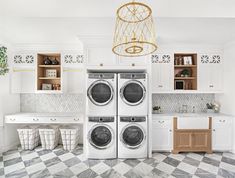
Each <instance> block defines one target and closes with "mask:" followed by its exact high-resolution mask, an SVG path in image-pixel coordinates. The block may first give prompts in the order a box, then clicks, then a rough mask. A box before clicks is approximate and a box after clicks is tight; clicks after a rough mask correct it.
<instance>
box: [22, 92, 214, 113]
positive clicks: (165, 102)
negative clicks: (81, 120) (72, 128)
mask: <svg viewBox="0 0 235 178" xmlns="http://www.w3.org/2000/svg"><path fill="white" fill-rule="evenodd" d="M214 101H215V95H214V94H153V95H152V105H153V106H161V108H162V110H163V112H178V111H179V107H182V105H187V106H188V112H192V110H193V106H194V107H195V112H205V110H206V103H210V102H214ZM20 102H21V112H77V113H81V114H83V113H84V111H85V100H84V95H83V94H54V95H52V94H21V95H20Z"/></svg>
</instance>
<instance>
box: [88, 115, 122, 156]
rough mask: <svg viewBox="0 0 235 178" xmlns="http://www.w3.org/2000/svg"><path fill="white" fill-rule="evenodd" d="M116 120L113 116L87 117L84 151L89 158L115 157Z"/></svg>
mask: <svg viewBox="0 0 235 178" xmlns="http://www.w3.org/2000/svg"><path fill="white" fill-rule="evenodd" d="M116 128H117V120H116V116H114V117H106V116H104V117H103V116H102V117H98V116H97V117H94V116H92V117H88V120H87V126H86V129H87V131H86V134H87V137H86V141H85V148H84V149H85V153H86V156H87V158H90V159H112V158H117V138H116V137H117V135H116V131H117V129H116Z"/></svg>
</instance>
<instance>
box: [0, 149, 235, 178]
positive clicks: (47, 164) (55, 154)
mask: <svg viewBox="0 0 235 178" xmlns="http://www.w3.org/2000/svg"><path fill="white" fill-rule="evenodd" d="M82 149H83V148H82V146H78V147H77V148H76V149H75V150H73V151H71V152H68V151H64V150H63V148H62V147H61V146H58V147H57V148H56V149H54V150H42V149H41V148H40V147H37V148H36V149H35V150H32V151H24V150H21V149H20V148H18V149H15V150H10V151H8V152H5V153H3V154H1V155H0V178H23V177H27V178H43V177H48V178H50V177H51V178H54V177H58V178H75V177H79V178H119V177H120V178H141V177H143V178H151V177H153V178H155V177H176V178H188V177H195V178H196V177H200V178H203V177H215V178H216V177H225V178H235V154H232V153H227V152H224V153H213V154H203V153H188V154H186V153H184V154H178V155H173V154H171V153H154V154H153V157H152V158H146V159H111V160H110V159H109V160H91V159H90V160H87V159H84V158H85V156H84V155H83V150H82ZM199 158H200V159H199Z"/></svg>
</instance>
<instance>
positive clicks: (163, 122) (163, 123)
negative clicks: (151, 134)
mask: <svg viewBox="0 0 235 178" xmlns="http://www.w3.org/2000/svg"><path fill="white" fill-rule="evenodd" d="M153 124H154V128H169V129H171V128H172V119H170V120H169V119H153Z"/></svg>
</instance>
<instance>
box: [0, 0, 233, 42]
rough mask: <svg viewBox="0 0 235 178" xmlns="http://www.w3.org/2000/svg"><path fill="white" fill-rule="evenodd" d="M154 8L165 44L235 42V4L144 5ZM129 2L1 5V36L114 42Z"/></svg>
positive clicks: (150, 0)
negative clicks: (88, 38)
mask: <svg viewBox="0 0 235 178" xmlns="http://www.w3.org/2000/svg"><path fill="white" fill-rule="evenodd" d="M139 1H140V2H145V3H147V4H149V5H150V6H151V8H152V10H153V14H154V17H155V19H156V20H155V21H156V30H157V36H158V42H159V43H173V42H176V43H207V44H216V45H224V44H225V43H228V42H231V41H235V33H234V32H235V10H234V7H235V0H139ZM126 2H128V0H0V7H1V10H0V35H1V36H3V37H4V38H5V39H7V40H9V41H10V42H11V43H76V42H78V41H79V40H78V36H100V35H101V36H109V38H110V41H111V40H112V35H113V31H114V24H115V18H114V17H115V11H116V9H117V8H118V7H120V5H121V4H123V3H126Z"/></svg>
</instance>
